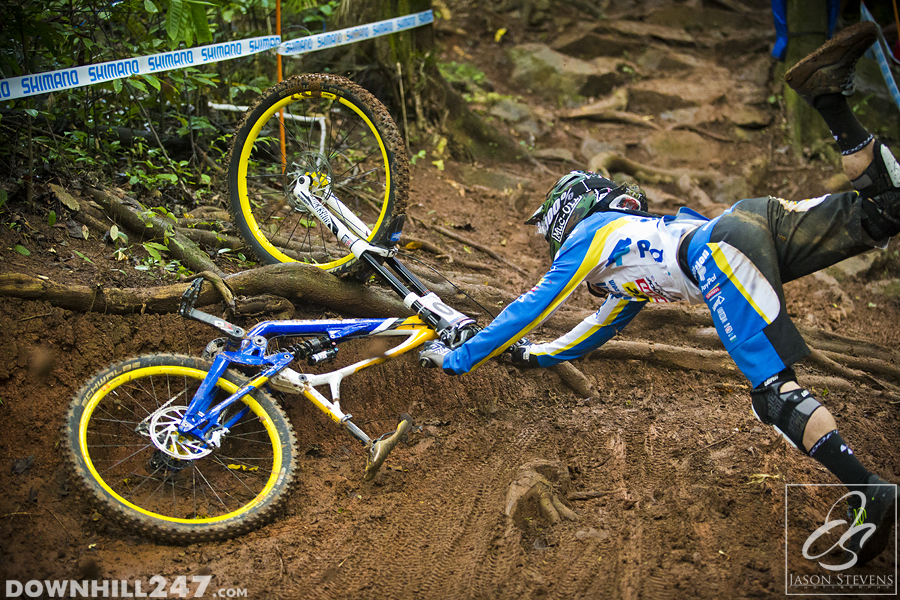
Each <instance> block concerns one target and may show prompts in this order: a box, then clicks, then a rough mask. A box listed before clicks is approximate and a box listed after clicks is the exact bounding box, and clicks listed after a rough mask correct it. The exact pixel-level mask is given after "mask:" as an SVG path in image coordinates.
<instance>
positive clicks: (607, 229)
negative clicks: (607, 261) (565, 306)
mask: <svg viewBox="0 0 900 600" xmlns="http://www.w3.org/2000/svg"><path fill="white" fill-rule="evenodd" d="M628 223H629V221H628V220H627V219H616V220H615V221H613V222H612V223H609V224H608V225H605V226H603V227H601V228H600V229H598V230H597V231H596V233H594V239H593V240H591V245H590V246H589V247H588V250H587V252H586V253H585V255H584V258H583V259H582V260H581V266H580V267H579V268H578V271H576V273H575V276H574V277H572V278H571V279H570V280H569V282H568V283H567V284H566V286H565V287H564V288H563V289H562V290H561V291H560V292H559V294H557V295H556V297H555V298H554V299H553V302H551V303H550V305H549V306H547V308H545V309H544V310H543V312H541V314H540V315H538V317H537V318H536V319H535V320H533V321H532V322H531V323H529V324H528V325H526V326H525V327H524V328H523V329H521V330H520V331H517V332H516V333H515V335H513V336H511V337H510V338H509V339H508V340H507V341H506V342H504V343H503V344H500V346H499V347H498V348H497V349H496V350H494V351H493V352H491V353H490V354H488V355H487V356H486V357H484V358H483V359H481V361H479V362H478V364H476V365H475V366H473V367H472V369H471V370H473V371H474V370H475V369H477V368H478V367H480V366H481V365H483V364H484V363H485V362H487V361H488V360H490V359H491V358H494V357H495V356H497V355H498V354H501V353H502V352H503V351H504V350H506V348H507V347H509V345H510V344H512V343H513V342H515V341H517V340H519V339H520V338H522V337H524V336H525V334H527V333H528V332H529V331H531V330H532V329H534V328H535V327H537V326H538V325H539V324H540V323H541V322H542V321H543V320H544V319H546V318H547V317H548V316H550V314H551V313H553V311H555V310H556V309H557V308H558V307H559V305H560V304H562V303H563V301H565V299H566V298H568V297H569V296H570V295H571V294H572V292H574V291H575V289H576V288H577V287H578V286H579V285H580V284H581V282H582V281H584V278H585V277H587V275H588V273H590V272H591V271H592V270H594V269H595V268H596V267H597V264H598V263H599V262H600V259H601V258H602V257H603V248H604V247H605V246H606V240H607V239H609V236H610V235H611V234H612V233H613V232H614V231H615V230H617V229H619V228H620V227H624V226H625V225H627V224H628Z"/></svg>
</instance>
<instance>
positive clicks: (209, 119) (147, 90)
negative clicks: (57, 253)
mask: <svg viewBox="0 0 900 600" xmlns="http://www.w3.org/2000/svg"><path fill="white" fill-rule="evenodd" d="M339 5H340V2H339V0H330V1H327V2H316V1H315V0H285V1H284V3H283V10H282V12H283V21H284V29H285V31H290V30H291V29H292V28H297V27H298V26H300V25H301V23H304V22H317V23H321V22H322V21H323V20H325V19H328V18H329V17H330V16H331V15H332V14H333V13H334V12H335V10H336V9H337V8H338V6H339ZM274 13H275V0H118V1H116V2H108V1H106V0H104V1H103V2H95V1H94V0H40V1H38V0H21V1H19V2H8V3H2V5H0V19H2V21H0V22H3V24H4V34H5V35H3V36H0V78H8V77H15V76H20V75H28V74H36V73H42V72H47V71H53V70H58V69H63V68H71V67H75V66H79V65H91V64H99V63H103V62H107V61H112V60H118V59H122V58H127V57H136V56H143V55H148V54H155V53H161V52H167V51H170V50H174V49H178V48H186V47H191V46H195V45H199V44H207V43H217V42H225V41H231V40H236V39H243V38H248V37H256V36H261V35H271V34H273V33H274V31H273V30H272V29H270V27H271V26H272V25H274V16H275V15H274ZM275 60H276V58H275V53H274V52H266V53H261V54H258V55H253V56H249V57H242V58H238V59H235V60H228V61H222V62H219V63H215V64H213V65H208V66H206V67H204V68H202V69H198V68H194V67H189V68H185V69H175V70H171V71H165V72H160V73H157V74H154V75H150V74H146V75H138V76H132V77H129V78H125V79H115V80H111V81H108V82H106V83H102V84H99V85H89V86H85V87H81V88H76V89H74V90H65V91H60V92H56V93H53V94H43V95H39V96H34V97H31V98H27V99H20V100H16V101H10V102H0V108H5V109H9V110H8V112H4V114H3V115H2V117H0V119H2V122H0V169H2V170H3V172H5V173H16V174H18V175H17V176H21V175H22V174H24V173H25V171H26V170H28V169H31V170H32V171H33V173H56V172H65V170H68V174H69V175H73V174H74V173H76V172H77V173H78V175H79V177H84V176H86V177H87V178H88V179H91V178H97V179H101V180H105V181H110V180H112V181H113V182H114V183H116V184H118V185H120V186H122V187H124V188H126V190H128V191H129V192H131V193H133V194H134V195H136V196H138V197H139V198H140V197H141V194H144V193H146V194H152V195H153V198H154V201H155V202H154V203H160V204H166V205H167V206H169V207H170V209H171V208H174V206H175V205H176V204H180V205H182V206H191V205H193V204H194V203H195V202H196V201H197V200H198V198H202V197H203V196H210V195H212V193H213V192H212V182H213V177H211V171H209V169H210V168H211V167H210V166H209V165H208V164H204V161H203V160H201V158H202V157H203V156H204V154H205V155H206V156H208V157H210V158H212V159H213V161H216V162H218V163H219V164H220V165H221V162H222V160H221V159H222V158H224V153H225V151H226V150H227V147H228V139H227V138H228V136H229V135H230V133H231V132H232V131H233V130H234V129H235V127H236V125H237V122H238V120H239V119H240V118H241V114H240V113H236V112H226V111H221V112H220V111H214V110H211V109H210V108H209V106H208V104H209V103H210V102H212V103H222V104H251V103H252V101H253V100H254V99H255V98H256V97H257V96H258V95H259V94H260V93H261V92H262V90H263V89H265V88H266V87H268V86H269V85H271V84H272V83H274V82H275V81H276V70H275ZM35 179H36V177H35ZM160 195H161V196H162V197H163V200H158V198H159V196H160ZM142 199H145V198H142ZM4 202H5V192H3V191H2V190H0V210H2V205H3V203H4ZM59 218H62V217H61V216H60V217H59Z"/></svg>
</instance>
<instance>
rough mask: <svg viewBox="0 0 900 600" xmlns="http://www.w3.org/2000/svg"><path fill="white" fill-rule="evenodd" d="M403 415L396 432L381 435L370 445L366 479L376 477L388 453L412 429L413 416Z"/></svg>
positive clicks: (369, 479)
mask: <svg viewBox="0 0 900 600" xmlns="http://www.w3.org/2000/svg"><path fill="white" fill-rule="evenodd" d="M401 417H403V419H402V420H401V421H400V424H399V425H397V430H396V431H395V432H394V433H392V434H385V435H383V436H381V437H380V438H378V439H377V440H375V441H374V442H372V444H371V445H370V446H369V447H368V456H367V459H366V474H365V480H366V481H371V480H372V479H373V478H374V477H375V474H376V473H378V470H379V469H380V468H381V465H383V464H384V461H385V459H386V458H387V457H388V454H390V453H391V450H393V449H394V448H395V447H396V446H397V444H399V443H400V441H401V440H403V439H404V438H405V437H406V434H407V433H409V430H410V429H412V427H413V420H412V418H411V417H410V416H409V415H407V414H403V415H401Z"/></svg>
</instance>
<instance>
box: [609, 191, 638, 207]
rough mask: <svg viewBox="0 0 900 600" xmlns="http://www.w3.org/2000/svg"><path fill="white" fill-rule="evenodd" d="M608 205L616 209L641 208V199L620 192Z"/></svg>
mask: <svg viewBox="0 0 900 600" xmlns="http://www.w3.org/2000/svg"><path fill="white" fill-rule="evenodd" d="M609 207H610V208H612V209H617V210H641V209H642V207H641V201H640V200H638V199H637V198H635V197H633V196H628V195H626V194H622V195H621V196H619V197H618V198H616V199H614V200H613V201H612V202H610V203H609Z"/></svg>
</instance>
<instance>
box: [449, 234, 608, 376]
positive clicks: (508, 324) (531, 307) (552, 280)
mask: <svg viewBox="0 0 900 600" xmlns="http://www.w3.org/2000/svg"><path fill="white" fill-rule="evenodd" d="M579 228H580V226H579ZM579 228H576V229H575V230H574V231H573V232H572V234H571V235H570V236H569V239H567V240H566V243H565V244H564V245H563V247H562V248H561V249H560V251H559V253H558V254H557V255H556V258H555V259H554V261H553V266H552V267H551V269H550V271H548V272H547V274H546V275H544V277H543V278H542V279H541V280H540V281H539V282H538V284H537V285H536V286H535V287H534V288H532V289H531V290H530V291H529V292H527V293H525V294H523V295H521V296H519V298H517V299H516V301H515V302H513V303H512V304H510V305H509V306H507V307H506V308H505V309H503V312H501V313H500V314H499V315H498V316H497V318H496V319H494V320H493V321H492V322H491V323H490V325H488V326H487V327H485V328H484V329H482V330H481V331H480V332H479V333H478V335H476V336H475V337H473V338H472V339H471V340H469V341H467V342H466V343H465V344H463V345H462V346H460V347H459V348H457V349H455V350H454V351H453V352H450V353H449V354H447V355H446V357H444V363H443V368H444V370H445V371H447V372H450V373H454V374H460V373H466V372H468V371H471V370H472V369H475V368H477V367H479V366H481V364H482V363H484V362H485V361H486V360H488V359H490V358H492V357H494V356H497V355H498V354H500V353H501V352H503V351H504V350H505V349H506V348H507V347H509V346H510V345H511V344H513V343H514V342H516V341H517V340H519V339H520V338H522V337H524V336H525V335H527V334H528V332H529V331H531V330H532V329H534V328H535V327H537V326H538V325H540V323H541V322H542V321H543V320H544V319H546V318H547V317H549V316H550V315H551V314H552V313H553V311H555V310H556V309H557V308H559V306H560V305H561V304H562V303H563V302H564V301H565V299H566V298H568V297H569V295H570V294H571V293H572V292H574V291H575V289H576V288H577V287H578V285H579V284H580V283H581V282H582V281H584V278H585V277H587V276H588V274H589V273H590V272H591V271H592V270H593V269H595V268H596V266H597V265H598V264H601V261H602V260H604V259H605V249H606V246H607V240H608V239H609V236H610V234H611V233H612V232H613V231H615V230H616V229H617V228H618V225H617V224H616V223H615V222H612V223H608V224H607V225H605V226H603V227H601V228H600V229H597V230H595V231H591V232H586V231H584V230H582V231H579Z"/></svg>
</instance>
